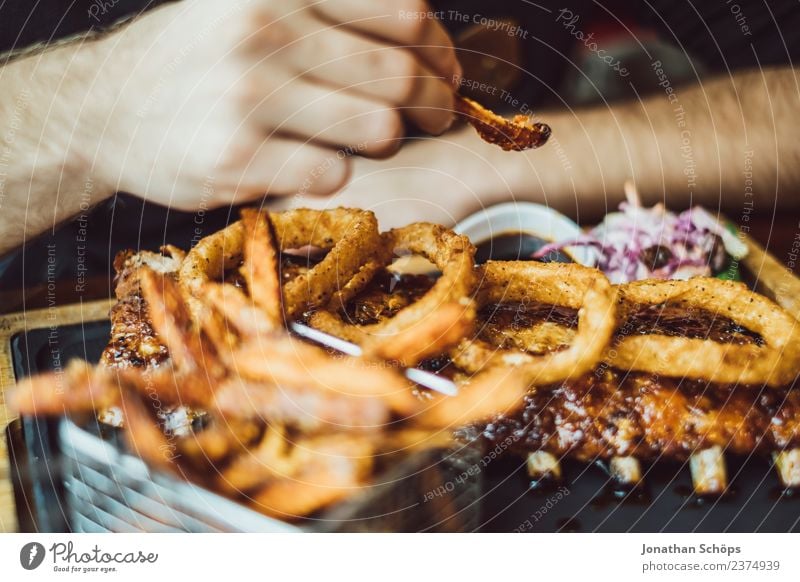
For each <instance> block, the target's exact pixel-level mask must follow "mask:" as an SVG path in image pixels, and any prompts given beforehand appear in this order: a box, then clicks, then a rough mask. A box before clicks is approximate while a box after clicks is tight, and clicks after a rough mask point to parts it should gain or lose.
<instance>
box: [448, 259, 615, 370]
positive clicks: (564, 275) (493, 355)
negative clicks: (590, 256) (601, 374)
mask: <svg viewBox="0 0 800 582" xmlns="http://www.w3.org/2000/svg"><path fill="white" fill-rule="evenodd" d="M481 273H482V275H483V281H482V284H481V289H480V291H479V293H478V297H479V298H478V301H479V304H480V305H487V304H490V303H502V302H503V301H515V302H530V303H544V304H548V305H561V306H565V307H570V308H572V309H578V310H579V311H578V329H577V332H576V333H575V336H574V338H573V340H572V344H571V345H570V346H569V347H568V348H567V349H565V350H562V351H558V352H552V353H547V354H542V355H533V354H528V353H525V352H523V351H520V350H503V349H498V348H496V347H494V346H492V345H491V344H489V343H487V342H484V341H482V340H473V341H464V342H462V343H461V345H459V347H458V348H456V349H455V350H454V352H453V354H452V355H451V357H452V360H453V363H454V364H455V365H456V366H458V367H460V368H462V369H463V370H466V371H468V372H476V371H478V370H480V369H482V368H484V367H486V366H497V365H502V366H514V367H515V368H516V370H517V372H518V373H520V374H521V375H523V376H524V377H525V378H527V379H528V381H529V382H530V383H531V384H536V385H541V384H550V383H553V382H559V381H562V380H567V379H571V378H577V377H579V376H581V375H583V374H585V373H587V372H589V371H590V370H592V369H593V368H594V366H595V365H596V364H597V363H598V362H599V361H600V358H601V357H602V355H603V353H604V351H605V348H606V347H607V346H608V343H609V341H610V340H611V336H612V334H613V332H614V327H615V323H616V318H615V312H616V311H615V305H614V293H613V290H612V287H611V284H610V283H609V282H608V279H606V278H605V276H604V275H603V274H602V273H601V272H600V271H598V270H597V269H591V268H588V267H583V266H581V265H577V264H563V263H538V262H535V261H488V262H487V263H485V264H484V265H483V266H482V269H481Z"/></svg>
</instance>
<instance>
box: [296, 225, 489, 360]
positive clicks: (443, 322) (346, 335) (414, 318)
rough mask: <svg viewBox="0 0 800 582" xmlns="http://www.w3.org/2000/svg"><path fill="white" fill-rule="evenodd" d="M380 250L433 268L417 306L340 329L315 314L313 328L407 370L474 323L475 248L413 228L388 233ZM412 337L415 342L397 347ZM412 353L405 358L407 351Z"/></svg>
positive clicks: (446, 233) (332, 316)
mask: <svg viewBox="0 0 800 582" xmlns="http://www.w3.org/2000/svg"><path fill="white" fill-rule="evenodd" d="M383 238H384V245H385V246H386V248H388V249H390V250H391V251H393V252H411V253H416V254H420V255H422V256H424V257H425V258H426V259H428V260H429V261H431V262H432V263H434V264H435V265H436V266H437V267H438V268H439V270H440V271H441V272H442V276H441V277H440V278H439V280H438V281H436V283H435V284H434V285H433V287H432V288H431V289H430V290H429V291H428V292H427V293H426V294H425V295H424V296H423V297H422V298H421V299H420V300H419V301H417V302H415V303H413V304H412V305H409V306H407V307H405V308H403V309H401V310H400V311H399V312H398V313H397V314H396V315H395V316H394V317H392V318H391V319H387V320H385V321H381V322H378V323H375V324H372V325H364V326H359V325H353V324H349V323H346V322H345V321H344V320H343V319H342V317H341V316H340V315H339V314H338V313H335V312H333V311H317V312H315V313H313V314H312V315H311V317H310V318H309V323H310V325H312V326H313V327H316V328H317V329H320V330H322V331H324V332H326V333H330V334H332V335H335V336H337V337H340V338H342V339H346V340H348V341H351V342H354V343H357V344H359V345H360V346H361V347H362V348H363V350H364V355H365V356H367V357H375V358H381V359H385V360H392V361H399V362H402V363H403V364H404V365H406V366H409V365H413V364H415V363H417V362H419V361H420V360H422V359H424V358H426V357H428V356H431V355H436V354H440V353H442V352H445V351H447V350H448V349H449V348H450V347H452V346H453V345H455V344H456V343H457V342H458V341H459V339H460V338H461V337H462V336H463V335H464V333H466V331H467V330H468V329H469V327H470V326H471V324H472V321H473V320H474V317H475V305H474V302H473V300H472V298H471V296H472V294H473V292H474V290H475V286H476V278H475V272H474V266H475V247H474V246H472V244H471V243H470V242H469V239H467V238H466V237H465V236H462V235H458V234H455V233H454V232H452V231H451V230H448V229H446V228H445V227H443V226H440V225H436V224H429V223H418V224H412V225H409V226H406V227H404V228H399V229H395V230H392V231H389V232H387V233H385V234H384V235H383ZM412 336H414V337H416V338H417V340H416V341H415V342H411V341H405V340H404V341H398V340H400V339H402V338H409V339H410V338H411V337H412ZM410 344H413V345H414V349H413V350H411V352H409V349H408V348H409V345H410Z"/></svg>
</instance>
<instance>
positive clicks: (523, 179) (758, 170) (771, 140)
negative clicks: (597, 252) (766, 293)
mask: <svg viewBox="0 0 800 582" xmlns="http://www.w3.org/2000/svg"><path fill="white" fill-rule="evenodd" d="M798 87H800V84H798V79H797V76H796V73H795V71H794V69H792V68H791V67H785V68H774V69H765V70H756V71H741V72H737V73H734V74H733V75H732V76H731V77H724V78H717V79H712V80H709V81H704V82H703V83H697V84H695V85H692V86H683V87H680V88H678V89H676V94H677V99H678V100H677V102H676V101H675V100H674V98H673V101H670V99H669V97H668V95H667V94H666V93H659V94H654V95H652V96H649V97H647V98H644V99H641V100H639V101H633V102H625V103H614V104H611V105H607V106H603V107H593V108H586V109H577V110H567V109H563V110H551V111H543V112H541V114H539V115H537V119H538V120H541V121H544V122H546V123H548V124H549V125H550V126H551V127H552V131H553V134H552V137H551V138H550V141H549V142H548V143H547V144H546V145H545V146H543V147H542V148H540V149H537V150H529V151H527V152H523V153H516V152H505V151H502V150H500V149H499V148H497V147H495V146H492V145H489V144H486V143H483V142H482V141H481V140H480V139H479V138H478V137H477V135H476V134H475V132H474V131H473V130H472V128H470V127H460V128H459V129H457V130H454V131H452V132H450V133H448V134H446V135H444V136H441V137H438V138H429V137H420V138H415V139H413V140H411V141H409V142H408V143H407V144H406V146H405V147H403V149H402V150H401V151H400V153H399V154H398V155H397V156H395V157H393V158H392V159H390V160H385V161H380V162H378V161H372V160H357V162H356V164H355V166H354V173H353V177H352V180H351V182H350V184H349V185H348V186H347V187H346V188H345V189H344V190H343V191H341V192H340V193H338V194H336V195H335V196H334V197H332V198H330V199H324V200H322V199H321V200H312V199H310V198H309V197H307V196H298V197H296V198H294V199H292V201H291V203H292V204H294V205H296V206H304V205H311V206H315V207H320V206H326V205H328V206H340V205H344V206H349V205H358V206H366V207H368V208H372V209H373V210H375V212H376V213H377V214H378V217H379V218H380V220H381V226H382V227H383V228H390V227H394V226H399V225H403V224H407V223H409V222H413V221H417V220H430V221H434V222H441V223H444V224H453V223H454V222H457V221H458V220H460V219H462V218H464V217H465V216H467V215H468V214H470V213H472V212H475V211H477V210H479V209H480V208H482V207H486V206H489V205H491V204H495V203H498V202H504V201H509V200H518V201H532V202H539V203H542V204H546V205H548V206H551V207H553V208H555V209H557V210H559V211H561V212H564V213H566V214H569V215H571V216H573V217H578V218H579V219H580V220H581V222H582V223H584V224H586V223H589V221H594V220H597V219H598V218H600V217H602V215H604V214H605V213H607V212H609V211H612V210H614V209H616V207H617V205H618V204H619V202H621V201H622V200H623V199H624V193H623V184H624V183H625V181H626V180H628V179H633V180H634V182H635V184H636V186H637V188H638V190H639V192H640V193H641V195H642V199H643V202H644V203H645V204H654V203H656V202H664V203H666V204H667V206H669V207H671V208H673V209H682V208H686V207H688V206H689V205H691V204H702V205H704V206H705V207H707V208H709V209H710V210H712V211H713V212H716V211H722V212H725V213H727V214H728V215H729V216H730V217H731V218H732V219H734V220H737V219H739V218H741V217H742V216H743V215H747V214H750V213H761V214H765V213H772V212H773V211H778V212H780V211H789V212H790V213H791V212H794V213H795V215H796V213H797V211H798V209H799V208H800V197H798V196H797V192H798V190H800V141H798V140H797V138H796V135H795V133H796V132H795V127H796V124H795V121H794V120H796V119H798V118H800V89H799V88H798ZM677 108H680V110H678V109H677Z"/></svg>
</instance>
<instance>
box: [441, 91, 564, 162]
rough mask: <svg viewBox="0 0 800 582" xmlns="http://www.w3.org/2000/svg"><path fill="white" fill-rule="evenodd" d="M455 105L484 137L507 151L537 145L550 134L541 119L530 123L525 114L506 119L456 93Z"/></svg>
mask: <svg viewBox="0 0 800 582" xmlns="http://www.w3.org/2000/svg"><path fill="white" fill-rule="evenodd" d="M455 107H456V111H457V112H458V113H459V114H460V115H461V116H462V117H464V118H465V119H466V120H467V121H468V122H469V123H470V124H471V125H472V127H474V128H475V129H476V130H477V132H478V134H479V135H480V136H481V138H482V139H483V140H484V141H486V142H488V143H491V144H495V145H498V146H500V147H501V148H503V149H504V150H506V151H516V152H521V151H523V150H528V149H531V148H538V147H540V146H543V145H544V144H545V143H547V140H548V139H549V138H550V127H549V126H548V125H545V124H544V123H533V122H532V121H531V120H530V118H529V117H528V116H527V115H515V116H514V118H513V119H512V120H511V121H509V120H508V119H505V118H503V117H500V116H499V115H497V114H496V113H493V112H491V111H489V110H488V109H486V108H485V107H483V106H482V105H480V104H479V103H477V102H475V101H473V100H472V99H469V98H467V97H464V96H462V95H458V94H456V98H455Z"/></svg>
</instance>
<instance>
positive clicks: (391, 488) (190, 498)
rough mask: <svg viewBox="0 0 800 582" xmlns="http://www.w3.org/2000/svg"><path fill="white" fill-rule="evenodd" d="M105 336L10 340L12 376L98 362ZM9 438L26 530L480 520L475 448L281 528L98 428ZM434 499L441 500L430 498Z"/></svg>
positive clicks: (86, 425)
mask: <svg viewBox="0 0 800 582" xmlns="http://www.w3.org/2000/svg"><path fill="white" fill-rule="evenodd" d="M90 312H91V313H100V312H101V310H100V309H92V310H90ZM54 330H55V331H54ZM108 333H109V325H108V322H107V321H97V322H81V323H79V324H69V325H63V326H57V327H50V326H47V327H42V328H37V329H31V330H29V331H28V332H26V333H20V334H16V335H14V336H13V337H12V338H11V341H10V346H9V347H10V352H11V358H12V360H13V365H14V376H16V377H17V378H20V377H24V376H27V375H30V374H34V373H37V372H44V371H47V370H51V369H52V368H53V367H54V366H56V365H64V364H66V362H68V361H69V360H70V359H72V358H75V357H81V358H84V359H87V360H89V361H97V359H98V358H99V356H100V352H101V351H102V349H103V347H104V346H105V344H106V342H107V338H108ZM54 337H55V338H58V339H57V342H53V341H52V340H53V338H54ZM54 347H55V348H56V350H55V351H54V350H53V348H54ZM7 436H8V441H9V445H10V446H9V456H10V461H11V467H12V480H13V482H14V488H15V499H16V506H17V514H18V521H19V526H20V529H22V530H23V531H73V532H95V533H99V532H134V531H155V532H287V531H297V532H300V531H348V532H353V531H363V532H367V531H399V532H416V531H440V532H450V531H472V530H474V529H476V528H477V527H478V522H479V515H480V494H481V484H480V481H481V473H480V472H477V471H474V470H473V471H470V470H469V469H470V467H471V466H472V465H473V464H474V463H476V462H477V461H478V460H479V459H480V455H479V451H478V450H477V449H476V448H475V447H474V446H473V445H469V446H458V447H456V448H454V449H452V450H444V449H435V450H429V451H426V452H423V453H417V454H414V455H411V456H409V457H408V458H407V459H405V460H402V461H400V462H398V463H397V465H396V466H394V467H392V468H390V469H388V470H387V471H385V472H384V473H382V474H379V475H377V476H376V477H375V480H374V483H375V484H374V485H373V486H370V487H366V488H365V489H364V490H363V491H361V492H359V493H357V494H355V495H354V496H353V497H352V498H351V499H350V500H347V501H345V502H342V503H339V504H337V505H336V506H334V507H331V508H330V509H328V510H326V511H324V512H322V513H320V514H319V515H315V516H313V518H309V519H305V520H303V521H302V522H298V523H285V522H282V521H279V520H276V519H272V518H269V517H267V516H264V515H262V514H260V513H258V512H256V511H254V510H252V509H249V508H248V507H246V506H244V505H241V504H239V503H236V502H234V501H231V500H229V499H227V498H224V497H222V496H220V495H217V494H215V493H213V492H211V491H208V490H206V489H204V488H203V487H201V486H198V485H193V484H191V483H187V482H185V481H182V480H180V479H178V478H177V477H175V476H172V475H169V474H166V473H162V472H159V471H155V470H152V469H150V468H149V467H148V466H147V465H146V464H145V463H144V462H143V461H142V460H141V459H139V458H138V457H136V456H134V455H131V454H129V453H128V452H126V451H125V446H124V442H123V439H120V438H118V437H119V433H118V431H116V430H114V429H110V428H108V427H105V426H102V425H100V423H98V422H97V421H96V420H91V419H87V420H86V421H85V422H82V423H81V425H80V426H79V425H78V424H76V423H75V422H73V421H71V420H68V419H46V418H28V417H24V418H21V419H19V420H17V421H15V422H14V423H12V425H11V426H10V427H9V430H8V431H7ZM438 491H446V492H447V495H441V494H439V495H434V494H433V492H438Z"/></svg>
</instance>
